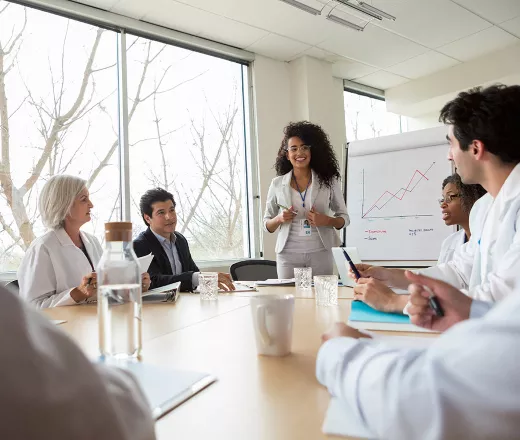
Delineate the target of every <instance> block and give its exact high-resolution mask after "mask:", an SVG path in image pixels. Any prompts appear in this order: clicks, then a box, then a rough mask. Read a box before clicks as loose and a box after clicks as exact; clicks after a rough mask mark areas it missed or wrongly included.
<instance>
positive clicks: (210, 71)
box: [0, 1, 244, 270]
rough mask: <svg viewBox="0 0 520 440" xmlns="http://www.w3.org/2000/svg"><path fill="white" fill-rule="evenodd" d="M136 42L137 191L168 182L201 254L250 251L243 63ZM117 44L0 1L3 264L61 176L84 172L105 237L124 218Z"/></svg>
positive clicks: (18, 249) (93, 226)
mask: <svg viewBox="0 0 520 440" xmlns="http://www.w3.org/2000/svg"><path fill="white" fill-rule="evenodd" d="M50 29H52V32H50V31H49V30H50ZM49 32H50V33H51V35H48V34H49ZM129 40H130V41H129V42H128V44H127V56H128V57H129V59H131V60H132V62H131V64H130V65H129V69H128V70H129V88H128V98H129V106H128V107H129V114H128V120H129V131H130V135H131V139H130V153H131V175H132V187H131V189H130V190H131V197H132V199H133V200H134V201H135V200H138V198H139V197H140V194H141V193H142V192H144V190H146V189H148V188H149V187H151V186H161V187H164V188H166V189H169V190H171V191H173V192H174V193H175V196H176V198H177V199H178V200H179V204H180V206H179V214H180V220H181V221H180V225H179V226H180V228H181V230H182V231H183V232H185V233H186V234H187V235H188V236H189V238H190V239H191V240H192V241H193V240H194V241H195V243H193V245H194V246H195V247H196V248H197V254H198V256H199V257H200V258H204V259H212V258H229V256H231V255H235V254H238V255H243V254H244V249H243V243H242V227H243V221H242V216H243V210H242V206H241V204H242V196H243V194H242V193H241V189H242V188H243V185H242V182H241V179H242V176H243V173H244V166H243V162H244V160H243V154H242V150H243V148H244V146H243V139H242V138H241V135H240V133H243V115H242V114H241V111H240V109H241V108H242V99H243V98H242V96H241V95H240V94H239V93H237V90H240V87H239V86H238V85H237V78H240V75H239V73H240V69H241V66H238V65H234V63H231V62H228V61H224V60H218V59H217V60H215V59H213V58H212V57H209V56H207V55H202V54H196V53H193V52H190V51H187V50H185V49H180V48H175V47H173V46H168V45H165V44H162V43H157V42H152V41H150V40H146V39H142V38H137V37H135V38H131V39H129ZM57 41H58V42H59V44H56V42H57ZM116 43H117V34H116V33H114V32H112V31H108V30H103V29H98V28H95V27H92V26H89V25H86V24H82V23H79V22H75V21H73V20H67V19H65V18H62V17H57V16H53V15H51V14H47V13H43V12H40V11H35V10H31V9H29V8H24V7H21V6H19V5H15V4H10V3H7V2H4V1H0V140H1V145H0V148H1V160H0V270H5V269H11V270H12V269H15V268H16V266H17V264H18V262H19V261H20V259H21V257H22V256H23V252H24V251H25V250H26V249H27V247H28V246H29V245H30V244H31V243H32V242H33V241H34V239H35V238H36V237H37V236H39V235H41V234H42V233H43V232H44V229H43V227H42V225H41V222H40V219H39V213H38V209H37V199H38V196H39V191H40V189H41V186H42V185H43V184H44V183H45V181H46V180H47V179H48V178H49V177H51V176H53V175H55V174H75V175H79V176H81V177H83V178H84V179H85V180H86V181H87V186H88V188H89V190H90V193H91V198H92V200H93V203H94V205H95V208H94V216H93V217H94V218H93V221H92V222H90V224H89V225H88V228H89V229H90V231H91V232H94V233H95V234H97V235H98V236H99V238H102V233H101V230H102V226H103V223H104V222H105V221H108V220H114V219H118V216H119V200H120V194H121V188H119V169H118V154H117V152H118V146H119V142H118V129H117V126H118V113H117V100H118V92H119V91H118V84H117V62H116V60H117V57H116ZM224 63H227V64H224ZM228 64H229V65H231V64H233V65H232V66H228ZM237 72H238V73H237ZM219 75H220V76H221V77H219ZM223 78H225V81H224V80H223ZM219 83H220V84H223V83H225V84H229V86H228V88H227V89H226V88H222V87H221V88H220V89H219V88H218V87H214V85H215V84H219ZM206 87H207V89H206ZM208 90H209V91H208ZM206 93H209V95H210V96H209V98H208V97H206ZM143 165H144V166H143ZM134 181H135V185H134ZM133 211H134V212H133V213H132V219H133V221H134V224H137V225H139V227H144V225H142V224H141V222H140V217H139V214H138V212H136V210H135V209H134V210H133ZM136 229H138V228H136Z"/></svg>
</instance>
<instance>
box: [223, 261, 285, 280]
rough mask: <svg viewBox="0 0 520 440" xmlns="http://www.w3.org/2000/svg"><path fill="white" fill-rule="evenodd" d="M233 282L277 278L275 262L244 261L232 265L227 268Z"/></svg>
mask: <svg viewBox="0 0 520 440" xmlns="http://www.w3.org/2000/svg"><path fill="white" fill-rule="evenodd" d="M229 272H230V273H231V278H232V279H233V281H265V280H267V279H271V278H278V274H277V272H276V261H271V260H244V261H238V262H236V263H233V264H232V265H231V267H230V268H229Z"/></svg>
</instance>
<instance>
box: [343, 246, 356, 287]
mask: <svg viewBox="0 0 520 440" xmlns="http://www.w3.org/2000/svg"><path fill="white" fill-rule="evenodd" d="M341 250H342V251H343V255H345V258H346V259H347V261H348V264H349V266H350V268H351V269H352V272H354V276H355V277H356V281H357V280H359V279H360V278H361V274H360V273H359V270H358V269H357V267H356V265H355V264H354V263H353V261H352V260H351V259H350V256H349V255H348V254H347V251H346V250H345V249H343V248H341Z"/></svg>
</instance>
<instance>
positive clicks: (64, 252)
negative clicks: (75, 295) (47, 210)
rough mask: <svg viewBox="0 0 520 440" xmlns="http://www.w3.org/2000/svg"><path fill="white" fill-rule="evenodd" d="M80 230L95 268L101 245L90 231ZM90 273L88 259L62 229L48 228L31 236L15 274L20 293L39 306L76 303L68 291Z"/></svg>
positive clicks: (101, 250) (100, 252)
mask: <svg viewBox="0 0 520 440" xmlns="http://www.w3.org/2000/svg"><path fill="white" fill-rule="evenodd" d="M80 234H81V239H82V240H83V244H84V245H85V249H86V251H87V253H88V254H89V256H90V259H91V260H92V264H93V265H94V268H95V267H96V266H97V264H98V263H99V260H100V259H101V255H102V254H103V249H102V248H101V245H100V244H99V241H98V239H97V238H96V237H94V236H93V235H91V234H87V233H86V232H83V231H80ZM90 273H92V266H91V265H90V262H89V261H88V259H87V257H86V256H85V254H84V253H83V251H82V250H81V249H80V248H78V247H77V246H76V245H75V244H74V243H73V242H72V240H71V238H70V237H69V235H68V234H67V232H66V231H65V229H63V228H60V229H57V230H52V231H49V232H47V233H46V234H45V235H43V236H41V237H39V238H37V239H36V240H34V241H33V242H32V243H31V246H29V249H27V251H26V252H25V256H24V257H23V260H22V263H21V264H20V267H19V268H18V274H17V276H18V284H19V289H20V290H19V291H20V296H21V297H22V298H23V299H25V300H26V301H29V302H31V303H33V304H35V305H36V306H37V307H42V308H46V307H57V306H69V305H73V304H77V303H76V301H74V300H73V299H72V297H71V296H70V292H71V290H72V289H74V288H75V287H78V286H79V285H80V284H81V279H82V278H83V277H84V276H86V275H89V274H90Z"/></svg>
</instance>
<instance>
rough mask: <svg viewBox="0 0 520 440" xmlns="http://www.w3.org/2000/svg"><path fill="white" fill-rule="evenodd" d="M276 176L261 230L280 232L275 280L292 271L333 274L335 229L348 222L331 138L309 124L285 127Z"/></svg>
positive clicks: (269, 194) (276, 166) (288, 275)
mask: <svg viewBox="0 0 520 440" xmlns="http://www.w3.org/2000/svg"><path fill="white" fill-rule="evenodd" d="M284 135H285V136H284V138H283V140H282V145H281V146H280V149H279V150H278V157H277V158H276V163H275V169H276V174H277V175H278V177H275V178H274V179H273V181H272V182H271V186H270V187H269V193H268V194H267V202H266V209H265V215H264V228H265V230H266V231H267V232H271V233H272V232H275V231H276V230H277V229H280V231H279V233H278V238H277V240H276V248H275V251H276V268H277V271H278V278H292V277H293V276H294V268H295V267H312V273H313V275H331V274H332V271H333V258H332V250H331V248H332V247H334V246H339V245H340V243H341V240H340V239H339V236H338V234H337V232H336V230H338V229H341V228H343V227H345V226H347V225H348V224H349V222H350V221H349V218H348V214H347V207H346V206H345V199H344V197H343V193H342V192H341V185H340V180H339V179H340V173H339V166H338V161H337V159H336V156H335V154H334V150H333V149H332V145H331V144H330V141H329V137H328V136H327V134H326V133H325V132H324V131H323V129H322V128H321V127H320V126H319V125H315V124H311V123H310V122H307V121H302V122H295V123H290V124H289V125H288V126H287V127H285V129H284Z"/></svg>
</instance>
